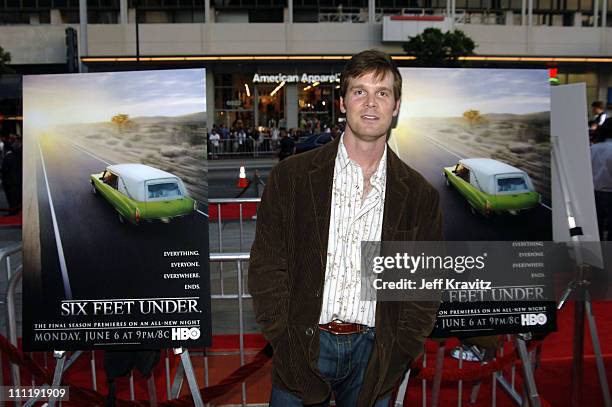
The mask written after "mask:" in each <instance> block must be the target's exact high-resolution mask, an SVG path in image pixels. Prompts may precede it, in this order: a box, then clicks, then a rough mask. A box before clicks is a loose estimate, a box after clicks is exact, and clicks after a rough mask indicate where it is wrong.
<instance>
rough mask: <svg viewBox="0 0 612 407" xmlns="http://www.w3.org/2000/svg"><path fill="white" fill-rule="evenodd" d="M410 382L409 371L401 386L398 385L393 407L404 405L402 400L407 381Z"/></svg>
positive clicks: (404, 395)
mask: <svg viewBox="0 0 612 407" xmlns="http://www.w3.org/2000/svg"><path fill="white" fill-rule="evenodd" d="M409 380H410V369H408V371H407V372H406V375H405V376H404V379H403V380H402V384H400V387H399V390H398V391H397V396H396V397H395V404H394V405H395V407H402V406H403V405H404V398H405V397H406V390H407V389H408V381H409Z"/></svg>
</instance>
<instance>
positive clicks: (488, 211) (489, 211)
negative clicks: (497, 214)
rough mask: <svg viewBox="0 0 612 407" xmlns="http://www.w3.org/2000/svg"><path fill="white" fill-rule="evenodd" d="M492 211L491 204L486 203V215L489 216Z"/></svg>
mask: <svg viewBox="0 0 612 407" xmlns="http://www.w3.org/2000/svg"><path fill="white" fill-rule="evenodd" d="M491 209H492V207H491V202H489V201H485V213H486V214H487V215H489V214H491Z"/></svg>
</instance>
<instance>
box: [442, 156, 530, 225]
mask: <svg viewBox="0 0 612 407" xmlns="http://www.w3.org/2000/svg"><path fill="white" fill-rule="evenodd" d="M444 177H445V178H446V186H448V187H450V186H453V187H454V188H456V189H457V191H459V193H460V194H461V195H463V197H464V198H465V199H466V200H467V201H468V203H469V205H470V210H471V211H472V213H474V214H475V213H480V214H482V215H484V216H490V215H492V214H503V213H509V214H512V215H516V214H518V213H520V212H522V211H525V210H528V209H531V208H533V207H535V206H537V205H539V203H540V194H538V193H537V192H536V191H535V190H534V187H533V183H532V182H531V178H529V175H527V173H526V172H525V171H523V170H520V169H518V168H516V167H513V166H511V165H508V164H506V163H503V162H501V161H497V160H493V159H491V158H469V159H464V160H460V161H459V163H457V164H456V165H455V166H453V167H446V168H444Z"/></svg>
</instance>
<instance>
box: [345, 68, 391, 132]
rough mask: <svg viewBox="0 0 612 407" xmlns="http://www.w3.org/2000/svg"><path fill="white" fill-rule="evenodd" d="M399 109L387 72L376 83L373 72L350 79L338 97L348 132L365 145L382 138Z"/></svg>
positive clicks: (389, 74)
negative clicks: (343, 91)
mask: <svg viewBox="0 0 612 407" xmlns="http://www.w3.org/2000/svg"><path fill="white" fill-rule="evenodd" d="M399 108H400V101H399V100H395V96H394V95H393V75H392V74H391V73H390V72H387V74H386V75H385V77H384V78H382V80H381V79H377V78H376V75H375V73H374V72H368V73H366V74H365V75H363V76H361V77H359V78H350V79H349V83H348V87H347V92H346V96H345V97H340V111H341V112H342V113H346V124H347V128H346V130H347V132H350V133H351V134H352V135H354V136H355V137H357V138H358V139H361V140H364V141H374V140H376V139H379V138H381V137H385V136H386V135H387V132H388V131H389V128H390V127H391V122H392V121H393V118H394V117H395V116H397V114H398V113H399Z"/></svg>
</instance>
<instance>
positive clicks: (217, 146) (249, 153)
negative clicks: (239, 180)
mask: <svg viewBox="0 0 612 407" xmlns="http://www.w3.org/2000/svg"><path fill="white" fill-rule="evenodd" d="M207 147H208V150H207V151H208V159H209V160H216V159H220V158H229V157H240V158H248V157H260V156H264V157H266V156H268V157H269V156H274V155H275V154H277V149H278V147H279V138H272V137H261V138H260V139H258V140H253V139H252V138H247V139H246V140H241V139H237V138H230V139H221V140H213V141H208V146H207Z"/></svg>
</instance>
